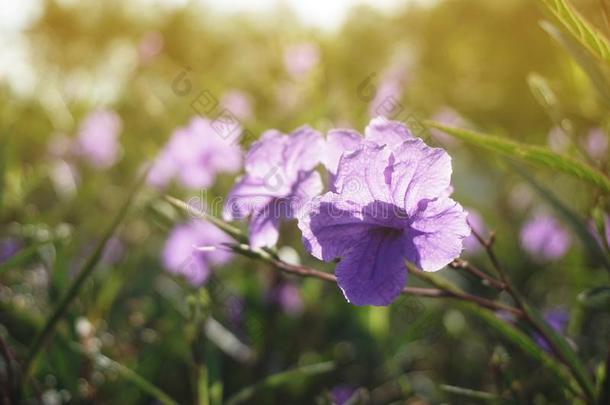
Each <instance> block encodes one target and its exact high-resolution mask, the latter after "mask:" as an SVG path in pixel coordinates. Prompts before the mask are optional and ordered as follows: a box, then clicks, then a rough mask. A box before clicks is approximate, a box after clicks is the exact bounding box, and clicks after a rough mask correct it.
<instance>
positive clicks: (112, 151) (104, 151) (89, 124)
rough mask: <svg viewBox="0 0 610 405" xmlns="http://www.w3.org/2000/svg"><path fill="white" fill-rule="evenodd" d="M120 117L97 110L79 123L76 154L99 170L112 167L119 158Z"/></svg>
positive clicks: (109, 112)
mask: <svg viewBox="0 0 610 405" xmlns="http://www.w3.org/2000/svg"><path fill="white" fill-rule="evenodd" d="M122 127H123V124H122V121H121V117H119V115H118V114H117V113H115V112H114V111H108V110H97V111H94V112H92V113H90V114H89V115H87V117H85V119H84V120H83V121H82V122H81V124H80V128H79V130H78V138H77V140H76V145H75V148H76V153H77V154H78V155H80V156H81V157H83V158H84V159H85V160H86V161H87V162H88V163H89V164H91V165H92V166H94V167H97V168H99V169H107V168H109V167H111V166H112V165H114V164H115V163H116V161H117V159H118V157H119V150H120V144H119V135H120V133H121V129H122Z"/></svg>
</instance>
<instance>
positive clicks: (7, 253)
mask: <svg viewBox="0 0 610 405" xmlns="http://www.w3.org/2000/svg"><path fill="white" fill-rule="evenodd" d="M22 248H23V244H22V243H21V242H20V241H19V240H17V239H14V238H6V239H3V240H1V241H0V263H4V262H6V261H7V260H9V259H10V258H11V257H13V256H15V255H16V254H17V253H18V252H19V251H20V250H21V249H22Z"/></svg>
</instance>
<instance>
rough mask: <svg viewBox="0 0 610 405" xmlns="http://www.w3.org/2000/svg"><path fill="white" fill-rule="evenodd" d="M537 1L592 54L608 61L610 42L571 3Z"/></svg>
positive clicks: (551, 0) (561, 0) (557, 0)
mask: <svg viewBox="0 0 610 405" xmlns="http://www.w3.org/2000/svg"><path fill="white" fill-rule="evenodd" d="M538 3H540V4H542V5H543V7H544V8H545V9H546V10H548V11H549V12H550V14H551V15H552V16H553V17H554V18H555V19H556V20H557V21H558V22H559V23H561V25H562V26H563V27H564V28H565V29H566V30H567V31H568V32H569V33H570V34H571V35H572V36H573V37H574V39H576V40H577V41H578V42H580V43H581V44H582V45H583V46H584V47H585V48H586V49H587V50H588V51H589V52H591V54H592V55H594V56H595V57H597V58H598V59H600V60H602V61H604V62H606V63H610V43H609V42H608V40H607V39H606V37H605V36H604V35H603V34H602V33H601V32H599V31H598V30H597V29H596V28H595V27H593V26H592V25H591V24H589V22H588V21H587V20H585V19H584V18H583V17H582V16H581V15H580V13H579V12H578V11H576V9H574V8H573V7H572V5H571V4H570V3H569V2H567V1H565V0H538Z"/></svg>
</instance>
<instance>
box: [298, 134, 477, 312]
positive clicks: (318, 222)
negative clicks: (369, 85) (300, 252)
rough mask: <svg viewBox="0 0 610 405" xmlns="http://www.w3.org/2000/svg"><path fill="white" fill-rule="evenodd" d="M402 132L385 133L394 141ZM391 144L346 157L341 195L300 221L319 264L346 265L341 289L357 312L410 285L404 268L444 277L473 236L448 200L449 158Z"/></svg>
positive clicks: (318, 202) (420, 146) (328, 197)
mask: <svg viewBox="0 0 610 405" xmlns="http://www.w3.org/2000/svg"><path fill="white" fill-rule="evenodd" d="M395 125H396V124H395V123H394V124H393V125H392V126H388V127H385V131H386V134H387V135H388V137H387V138H388V139H390V140H391V139H392V138H393V136H395V134H396V133H397V130H396V128H395ZM369 127H370V126H369ZM376 130H378V131H379V130H380V128H376ZM398 132H401V131H398ZM402 132H404V133H408V130H407V129H406V128H405V127H404V126H403V128H402ZM367 135H368V136H367V138H370V137H371V135H370V134H367ZM376 136H377V137H378V139H381V138H382V137H381V134H380V133H377V134H376ZM391 144H392V142H388V143H387V144H384V145H379V144H376V143H372V142H370V141H363V143H362V145H361V147H360V148H359V149H358V150H356V151H354V152H351V153H346V154H344V155H343V157H342V158H341V161H340V163H339V168H338V172H337V177H336V180H335V183H334V189H335V190H337V192H336V193H335V192H329V193H326V194H324V195H322V196H319V197H317V198H315V199H314V200H313V201H312V202H311V203H310V204H309V207H308V210H305V211H304V213H303V215H302V216H300V217H299V228H300V229H301V231H302V233H303V242H304V244H305V247H306V249H307V250H308V251H309V252H310V253H311V254H312V255H313V256H315V257H317V258H319V259H321V260H324V261H331V260H333V259H335V258H337V257H340V258H341V261H340V262H339V264H338V265H337V268H336V270H335V273H336V275H337V282H338V284H339V287H340V288H341V290H342V291H343V294H344V295H345V297H346V299H347V300H348V301H349V302H350V303H352V304H355V305H388V304H389V303H390V302H392V301H393V300H394V299H395V298H396V297H397V296H398V295H399V294H400V292H401V290H402V288H403V287H404V285H405V281H406V269H405V266H404V261H405V260H408V261H410V262H412V263H413V264H415V265H416V266H418V267H420V268H421V269H423V270H425V271H436V270H440V269H441V268H443V267H444V266H445V265H447V264H448V263H449V262H451V261H452V260H453V259H455V258H456V257H457V256H459V254H460V252H461V251H462V240H463V239H464V238H465V237H467V236H468V235H469V234H470V229H469V227H468V224H467V223H466V212H465V211H464V210H463V209H462V207H461V206H460V205H459V204H458V203H456V202H455V201H453V200H452V199H451V198H449V196H448V189H449V187H450V180H451V158H450V157H449V155H448V154H447V153H446V152H445V151H444V150H442V149H438V148H431V147H429V146H427V145H426V144H425V143H424V142H423V141H422V140H421V139H418V138H410V139H407V140H406V141H404V142H402V143H400V144H397V145H396V146H394V147H391V146H390V145H391Z"/></svg>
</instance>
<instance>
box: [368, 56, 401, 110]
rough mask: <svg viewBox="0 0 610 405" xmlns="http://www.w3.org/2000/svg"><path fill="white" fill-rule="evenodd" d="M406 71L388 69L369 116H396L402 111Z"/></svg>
mask: <svg viewBox="0 0 610 405" xmlns="http://www.w3.org/2000/svg"><path fill="white" fill-rule="evenodd" d="M404 74H405V72H404V69H401V68H397V67H393V68H390V69H388V70H387V71H386V72H385V73H384V74H383V76H382V77H381V80H380V82H379V85H378V87H377V91H376V92H375V97H373V100H371V102H370V104H369V116H370V117H371V118H372V117H377V116H379V115H385V116H395V114H398V113H400V112H401V110H402V105H401V104H400V99H401V98H402V93H403V91H404V86H405V80H404Z"/></svg>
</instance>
